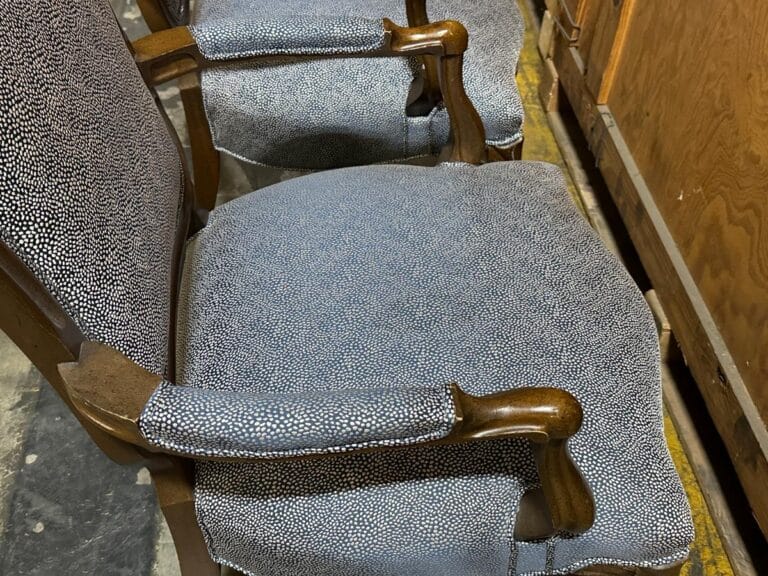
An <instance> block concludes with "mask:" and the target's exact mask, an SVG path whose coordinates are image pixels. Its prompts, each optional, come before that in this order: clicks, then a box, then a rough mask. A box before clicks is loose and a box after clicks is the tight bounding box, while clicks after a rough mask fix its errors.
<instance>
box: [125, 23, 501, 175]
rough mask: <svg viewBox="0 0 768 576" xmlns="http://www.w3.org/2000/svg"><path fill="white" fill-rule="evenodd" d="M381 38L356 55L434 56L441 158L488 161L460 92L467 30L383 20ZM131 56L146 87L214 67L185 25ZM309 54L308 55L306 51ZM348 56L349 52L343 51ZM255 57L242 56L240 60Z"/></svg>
mask: <svg viewBox="0 0 768 576" xmlns="http://www.w3.org/2000/svg"><path fill="white" fill-rule="evenodd" d="M383 24H384V30H385V33H386V41H385V44H384V47H383V48H382V49H381V50H379V51H378V52H376V53H373V54H372V53H370V52H366V53H362V54H360V56H368V57H370V56H380V57H388V56H419V55H427V56H433V57H435V58H437V66H436V69H437V76H438V79H439V82H438V83H439V87H440V92H441V94H442V100H443V102H444V103H445V106H446V108H447V109H448V114H449V116H450V121H451V133H452V136H453V145H452V147H451V149H450V151H449V153H448V154H447V155H446V156H445V157H444V158H442V159H443V160H446V161H450V162H468V163H471V164H481V163H483V162H485V161H486V160H487V155H486V150H485V129H484V127H483V123H482V120H481V119H480V116H479V115H478V113H477V110H475V107H474V105H473V104H472V102H471V100H470V99H469V97H468V96H467V94H466V92H465V90H464V81H463V76H462V73H463V70H462V69H463V61H464V52H465V50H466V49H467V45H468V35H467V31H466V29H465V28H464V26H463V25H462V24H460V23H459V22H455V21H452V20H446V21H442V22H435V23H432V24H424V25H422V26H416V27H400V26H397V25H396V24H394V23H393V22H392V21H390V20H387V19H384V20H383ZM132 50H133V55H134V59H135V61H136V64H137V66H138V68H139V70H140V72H141V74H142V76H143V77H144V80H145V81H146V82H147V84H149V85H150V86H155V85H157V84H162V83H163V82H168V81H170V80H173V79H175V78H178V77H180V76H183V75H185V74H188V73H190V72H199V71H200V70H202V69H203V68H206V67H210V66H216V65H219V64H220V63H221V62H222V61H221V60H217V61H211V60H208V59H207V58H206V57H205V56H204V55H203V54H202V53H201V52H200V49H199V47H198V45H197V42H196V41H195V38H194V37H193V36H192V33H191V32H190V30H189V28H187V27H185V26H179V27H177V28H169V29H167V30H162V31H160V32H156V33H154V34H150V35H149V36H145V37H144V38H140V39H139V40H136V41H135V42H134V43H133V45H132ZM305 56H307V57H309V56H310V55H309V54H307V55H305ZM346 56H347V57H349V55H346ZM256 58H259V56H248V57H243V58H241V60H246V59H256Z"/></svg>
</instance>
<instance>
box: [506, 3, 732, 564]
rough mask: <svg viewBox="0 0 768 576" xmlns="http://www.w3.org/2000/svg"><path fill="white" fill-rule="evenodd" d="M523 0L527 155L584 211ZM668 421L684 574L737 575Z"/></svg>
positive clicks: (521, 72)
mask: <svg viewBox="0 0 768 576" xmlns="http://www.w3.org/2000/svg"><path fill="white" fill-rule="evenodd" d="M523 4H524V3H523V2H521V10H522V12H523V14H524V16H525V18H526V28H527V30H526V35H525V46H524V48H523V52H522V54H521V56H520V66H519V70H518V74H517V84H518V87H519V90H520V95H521V97H522V100H523V107H524V108H525V126H524V133H525V144H524V146H523V159H524V160H542V161H546V162H551V163H552V164H556V165H558V166H560V167H561V169H562V170H563V173H565V174H566V176H567V178H568V186H569V190H570V191H571V195H572V197H573V200H574V202H575V203H576V204H577V205H578V206H579V208H580V209H581V210H582V212H584V204H583V202H582V201H581V199H580V197H579V195H578V191H577V190H576V187H575V186H574V184H573V182H572V180H571V179H570V176H568V169H567V168H566V165H565V161H564V160H563V157H562V155H561V153H560V148H559V147H558V145H557V140H556V139H555V136H554V135H553V133H552V131H551V130H550V127H549V122H548V120H547V114H546V112H545V111H544V109H543V107H542V105H541V102H540V100H539V94H538V89H539V83H540V82H541V78H542V73H543V63H542V61H541V57H540V56H539V52H538V49H537V47H536V35H535V33H534V27H533V26H532V25H531V21H530V18H531V16H530V13H529V11H528V8H527V7H526V6H525V5H523ZM664 425H665V433H666V437H667V443H668V444H669V449H670V452H671V453H672V458H673V460H674V462H675V466H676V467H677V471H678V472H679V474H680V477H681V478H682V480H683V484H684V486H685V491H686V494H687V495H688V500H689V502H690V503H691V510H692V512H693V521H694V526H695V528H696V540H695V542H694V544H693V546H692V548H691V555H690V559H689V561H688V562H687V563H686V564H685V566H684V567H683V570H682V576H733V575H734V572H733V569H732V568H731V565H730V563H729V562H728V556H727V555H726V553H725V549H724V548H723V544H722V541H721V540H720V536H719V534H718V532H717V528H716V527H715V524H714V521H713V520H712V516H711V514H710V512H709V509H708V508H707V504H706V502H705V501H704V496H703V495H702V493H701V487H700V486H699V483H698V482H697V480H696V477H695V476H694V474H693V470H692V468H691V464H690V462H689V461H688V458H687V456H686V455H685V451H684V450H683V446H682V444H681V443H680V438H679V437H678V435H677V431H676V430H675V427H674V425H673V424H672V421H671V420H670V418H669V416H668V415H666V414H665V418H664Z"/></svg>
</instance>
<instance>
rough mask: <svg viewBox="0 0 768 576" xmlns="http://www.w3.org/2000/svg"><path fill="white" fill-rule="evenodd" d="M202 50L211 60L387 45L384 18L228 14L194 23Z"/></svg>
mask: <svg viewBox="0 0 768 576" xmlns="http://www.w3.org/2000/svg"><path fill="white" fill-rule="evenodd" d="M192 34H193V35H194V37H195V39H196V40H197V43H198V46H199V47H200V51H201V52H202V53H203V54H204V55H205V56H206V57H207V58H208V59H210V60H227V59H231V58H241V57H244V56H264V55H270V56H275V55H297V54H365V53H366V52H374V51H376V50H378V49H381V48H382V47H383V46H384V40H385V38H386V37H385V34H384V24H383V22H382V20H373V19H370V18H351V17H346V18H344V17H328V16H293V17H283V18H274V19H273V18H263V19H261V18H260V19H258V20H252V19H248V18H243V17H240V18H236V17H233V18H227V19H219V20H213V21H208V22H203V23H202V24H198V25H196V26H193V27H192Z"/></svg>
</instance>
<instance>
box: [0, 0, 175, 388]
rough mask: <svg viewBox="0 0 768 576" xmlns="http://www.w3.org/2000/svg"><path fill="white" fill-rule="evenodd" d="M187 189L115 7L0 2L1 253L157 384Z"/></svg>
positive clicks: (89, 333)
mask: <svg viewBox="0 0 768 576" xmlns="http://www.w3.org/2000/svg"><path fill="white" fill-rule="evenodd" d="M183 189H184V170H183V167H182V164H181V158H180V156H179V150H178V147H177V145H176V142H175V140H174V137H173V136H172V135H171V133H170V132H169V130H168V125H167V121H166V118H165V117H164V115H163V114H162V113H161V112H160V111H159V109H158V107H157V105H156V103H155V100H154V98H153V96H152V94H151V93H150V91H149V90H148V89H147V87H146V85H145V84H144V82H143V81H142V79H141V76H140V75H139V72H138V70H137V69H136V66H135V64H134V62H133V59H132V56H131V54H130V52H129V50H128V48H127V47H126V45H125V42H124V40H123V37H122V34H121V32H120V29H119V27H118V25H117V22H116V21H115V19H114V16H113V14H112V12H111V10H110V7H109V4H108V3H107V2H106V1H104V0H77V1H64V0H25V1H23V2H22V1H19V0H0V242H1V243H2V244H4V245H5V246H4V247H3V249H4V250H6V252H7V251H8V250H10V251H11V252H12V253H14V254H15V256H16V257H17V258H18V260H20V261H21V262H23V264H24V265H25V266H26V267H27V268H28V269H29V271H31V273H32V274H33V275H34V277H36V278H37V280H38V281H39V282H40V284H41V286H42V287H44V288H45V290H47V291H48V292H49V293H50V295H51V296H53V298H54V300H55V301H56V302H57V303H58V304H59V305H60V308H61V309H62V310H63V311H64V312H66V314H67V315H68V316H69V317H70V318H71V320H73V321H74V324H75V325H76V326H77V327H78V328H79V330H80V332H82V334H83V336H84V337H85V338H87V339H90V340H96V341H100V342H103V343H106V344H109V345H111V346H113V347H115V348H117V349H119V350H120V351H121V352H123V353H124V354H126V355H127V356H129V357H130V358H132V359H133V360H134V361H136V362H137V363H139V364H141V365H142V366H144V367H145V368H146V369H148V370H151V371H153V372H156V373H163V372H165V370H166V367H167V363H168V359H169V355H168V348H169V345H168V341H169V334H170V332H169V328H170V325H171V322H172V316H173V314H172V307H173V303H174V291H175V288H176V269H177V262H176V261H177V260H178V258H177V256H176V254H177V253H178V246H179V230H180V229H181V228H182V227H185V225H184V224H183V221H184V219H183V218H182V214H183V213H184V211H183V210H182V208H183V207H184V204H183V196H184V192H183ZM0 297H2V294H0ZM7 305H8V304H7V302H0V306H7Z"/></svg>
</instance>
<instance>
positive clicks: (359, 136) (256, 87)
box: [192, 0, 524, 169]
mask: <svg viewBox="0 0 768 576" xmlns="http://www.w3.org/2000/svg"><path fill="white" fill-rule="evenodd" d="M427 7H428V10H429V16H430V19H431V20H432V21H436V20H443V19H454V20H459V21H460V22H462V23H463V24H464V25H465V26H466V27H467V29H468V30H469V33H470V46H469V50H468V51H467V54H466V58H465V84H466V89H467V93H468V94H469V96H470V98H471V99H472V100H473V102H474V103H475V105H476V106H477V109H478V112H479V113H480V116H481V117H482V118H483V121H484V123H485V127H486V136H487V141H488V143H489V144H491V145H494V146H498V147H510V146H513V145H514V144H516V143H518V142H519V141H520V140H521V139H522V123H523V107H522V102H521V100H520V95H519V93H518V91H517V86H516V84H515V72H516V68H517V60H518V56H519V53H520V49H521V47H522V43H523V29H524V25H523V19H522V15H521V14H520V12H519V10H518V8H517V5H516V2H514V1H513V0H470V1H467V0H428V2H427ZM383 17H388V18H390V19H392V20H393V21H395V22H396V23H398V24H400V25H406V24H407V18H406V15H405V2H404V0H382V1H380V2H372V1H371V0H342V1H339V0H320V1H314V2H304V1H301V2H300V1H298V0H296V1H291V2H280V3H274V2H264V1H253V0H226V1H221V0H199V1H198V2H197V3H196V6H195V8H194V11H193V14H192V28H193V33H195V34H196V36H197V38H198V41H199V42H200V43H201V45H202V46H203V49H204V50H206V49H207V50H209V51H210V52H211V53H212V54H215V53H220V52H228V51H232V52H236V53H258V52H261V53H264V52H266V53H274V50H275V46H276V45H277V44H276V42H277V41H278V40H280V39H281V35H282V34H289V33H290V34H292V36H291V37H290V38H284V39H283V40H282V41H283V43H284V44H286V45H287V46H293V49H294V51H298V52H300V51H301V50H300V47H301V46H303V45H304V44H305V43H309V44H310V45H315V44H317V42H318V41H322V38H318V37H317V36H313V34H316V33H317V30H315V29H314V28H313V27H312V26H310V25H309V24H307V23H308V22H310V23H311V22H313V21H315V20H317V21H324V20H331V19H333V18H337V19H339V21H340V22H341V23H346V24H348V23H349V22H356V23H357V24H356V25H355V26H351V27H350V29H351V30H352V32H353V33H352V34H351V38H358V37H359V38H362V39H366V38H367V39H368V40H367V41H368V42H369V43H375V42H374V41H375V39H376V34H375V30H374V28H375V26H373V23H371V24H370V25H371V26H373V28H371V29H370V30H369V31H368V33H367V34H366V33H365V26H363V25H362V24H361V21H362V19H379V18H383ZM291 19H295V20H296V22H298V24H300V25H296V26H287V25H286V26H285V28H284V29H278V30H277V34H278V37H277V38H275V34H273V33H267V32H265V31H264V30H265V29H266V30H267V31H269V30H272V29H273V26H269V25H266V24H263V23H264V22H266V23H268V24H269V23H272V24H274V23H275V22H289V21H290V20H291ZM248 22H252V23H254V24H253V26H250V27H249V26H248V24H247V23H248ZM259 23H262V24H259ZM342 28H343V27H342ZM237 30H241V32H240V33H235V31H237ZM242 30H245V32H242ZM379 30H380V28H379ZM244 35H245V37H247V38H249V39H250V40H251V41H252V42H251V45H246V43H245V42H244V41H243V37H244ZM349 39H350V37H349V36H344V35H343V34H342V35H340V36H339V37H338V38H336V40H335V41H334V39H333V38H331V39H326V41H327V42H330V44H331V45H337V44H339V42H342V41H348V40H349ZM278 44H279V42H278ZM297 47H298V48H297ZM294 53H295V52H294ZM415 66H416V64H415V62H414V61H412V60H410V59H406V58H375V59H374V58H323V57H316V58H311V59H307V58H304V59H298V58H296V57H293V56H276V57H267V58H265V59H263V60H260V61H258V62H252V63H248V64H243V63H234V64H226V65H222V66H220V67H214V68H211V69H208V70H205V71H204V72H203V74H202V87H203V95H204V100H205V108H206V113H207V115H208V119H209V121H210V124H211V131H212V134H213V138H214V142H215V144H216V146H217V148H219V149H221V150H224V151H227V152H229V153H231V154H233V155H235V156H237V157H239V158H242V159H245V160H249V161H252V162H256V163H260V164H266V165H271V166H280V167H290V168H303V169H325V168H332V167H339V166H348V165H355V164H368V163H377V162H383V161H393V160H401V159H406V158H412V157H418V156H424V155H429V154H434V153H437V152H439V150H440V148H441V147H442V146H443V144H445V143H446V142H447V140H448V130H449V123H448V116H447V113H446V111H445V110H444V109H439V110H438V109H436V110H433V111H432V113H431V115H430V116H428V117H418V118H409V117H406V115H405V105H406V100H407V95H408V91H409V88H410V85H411V82H412V80H413V78H414V71H415Z"/></svg>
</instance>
